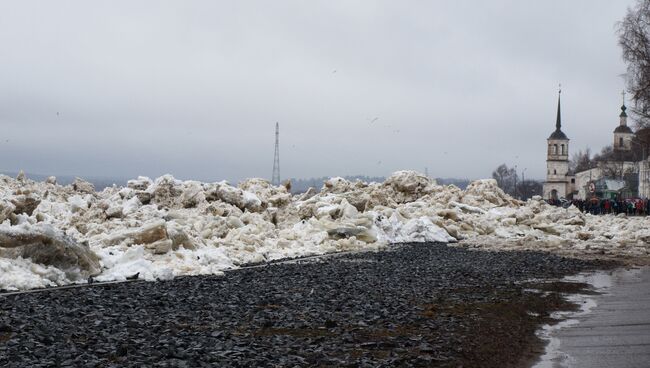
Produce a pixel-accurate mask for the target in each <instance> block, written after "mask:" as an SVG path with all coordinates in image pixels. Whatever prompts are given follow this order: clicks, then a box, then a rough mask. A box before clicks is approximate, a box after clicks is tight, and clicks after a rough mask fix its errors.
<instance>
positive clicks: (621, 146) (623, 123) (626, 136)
mask: <svg viewBox="0 0 650 368" xmlns="http://www.w3.org/2000/svg"><path fill="white" fill-rule="evenodd" d="M621 94H622V95H623V105H621V114H620V115H619V123H618V126H617V127H616V129H614V149H615V150H616V151H629V150H631V149H632V143H631V141H632V137H633V136H634V132H632V129H630V127H629V126H627V113H626V112H625V110H627V107H625V91H623V92H622V93H621Z"/></svg>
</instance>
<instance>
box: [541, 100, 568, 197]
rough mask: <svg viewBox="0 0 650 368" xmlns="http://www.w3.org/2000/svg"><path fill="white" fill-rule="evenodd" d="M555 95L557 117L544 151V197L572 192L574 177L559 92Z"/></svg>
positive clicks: (560, 195) (563, 195)
mask: <svg viewBox="0 0 650 368" xmlns="http://www.w3.org/2000/svg"><path fill="white" fill-rule="evenodd" d="M561 93H562V90H559V91H558V96H557V118H556V121H555V131H554V132H553V133H551V135H550V136H549V137H548V139H547V140H546V141H547V144H548V147H547V151H546V182H545V183H544V189H543V192H544V198H545V199H559V198H567V197H568V196H569V195H570V194H572V193H573V184H574V183H575V177H574V176H572V175H570V173H569V138H568V137H567V136H566V134H564V132H563V131H562V117H561V114H560V94H561Z"/></svg>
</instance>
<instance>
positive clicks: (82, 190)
mask: <svg viewBox="0 0 650 368" xmlns="http://www.w3.org/2000/svg"><path fill="white" fill-rule="evenodd" d="M0 224H1V225H0V289H6V290H15V289H29V288H37V287H47V286H54V285H63V284H69V283H76V282H86V281H87V279H88V278H89V277H91V276H92V277H93V278H94V279H95V280H99V281H109V280H123V279H125V278H126V277H129V276H133V275H135V274H138V276H139V277H140V278H143V279H147V280H154V279H169V278H172V277H174V276H178V275H199V274H217V273H220V272H221V271H223V270H225V269H229V268H235V267H238V266H239V265H243V264H248V263H255V262H265V261H270V260H276V259H282V258H291V257H299V256H307V255H317V254H325V253H331V252H338V251H345V250H364V249H371V250H372V249H376V250H379V249H384V248H386V247H387V246H388V244H390V243H398V242H425V241H428V242H448V243H453V242H457V241H459V242H460V244H471V245H472V246H476V247H485V248H493V249H542V250H547V251H552V252H557V253H562V254H593V253H595V254H605V255H611V256H622V257H636V258H643V259H647V258H648V254H649V252H648V250H649V249H650V248H649V247H648V242H650V228H649V227H648V226H647V225H648V224H650V220H646V218H622V217H613V216H600V217H596V216H591V215H585V214H582V213H580V212H579V211H578V210H577V209H575V208H569V209H563V208H557V207H553V206H549V205H547V204H546V203H544V202H543V201H542V200H541V199H540V198H535V199H532V200H529V201H528V202H521V201H518V200H515V199H513V198H511V197H509V196H508V195H506V194H505V193H503V191H501V190H500V189H499V188H498V187H497V186H496V182H495V181H494V180H479V181H475V182H473V183H471V184H470V185H469V186H468V187H467V189H466V190H464V191H463V190H460V189H458V188H457V187H455V186H438V185H435V184H434V183H433V182H432V181H430V180H429V179H428V178H426V177H425V176H423V175H421V174H418V173H416V172H413V171H398V172H396V173H394V174H393V175H392V176H390V177H389V178H388V179H387V180H386V181H385V182H384V183H363V182H349V181H346V180H344V179H342V178H332V179H330V180H328V181H326V182H325V183H324V185H323V187H322V188H321V190H320V191H318V192H317V191H315V190H311V191H309V192H307V193H304V194H302V195H295V196H294V195H291V194H290V193H289V192H288V191H287V189H286V188H285V187H283V186H279V187H275V186H271V185H270V184H269V183H268V182H267V181H266V180H263V179H249V180H246V181H243V182H241V183H239V185H237V186H232V185H230V184H228V183H226V182H218V183H201V182H197V181H179V180H176V179H174V178H173V177H172V176H170V175H166V176H162V177H160V178H157V179H155V180H151V179H149V178H145V177H140V178H138V179H135V180H131V181H129V182H128V185H127V186H126V187H110V188H106V189H104V190H102V191H100V192H96V191H95V190H94V188H93V187H92V185H91V184H90V183H88V182H85V181H82V180H77V181H75V182H74V183H73V184H72V185H67V186H61V185H57V184H56V180H55V179H54V178H50V179H48V180H47V181H46V182H33V181H30V180H27V179H26V178H24V177H23V176H20V175H19V177H18V178H16V179H13V178H10V177H7V176H0Z"/></svg>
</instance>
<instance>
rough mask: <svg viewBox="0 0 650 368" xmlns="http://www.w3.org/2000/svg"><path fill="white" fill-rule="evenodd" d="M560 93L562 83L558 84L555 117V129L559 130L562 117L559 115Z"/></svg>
mask: <svg viewBox="0 0 650 368" xmlns="http://www.w3.org/2000/svg"><path fill="white" fill-rule="evenodd" d="M561 94H562V85H561V84H560V87H559V89H558V91H557V119H556V120H555V129H556V130H561V129H560V128H562V117H561V115H560V95H561Z"/></svg>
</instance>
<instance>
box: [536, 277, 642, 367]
mask: <svg viewBox="0 0 650 368" xmlns="http://www.w3.org/2000/svg"><path fill="white" fill-rule="evenodd" d="M579 281H580V280H579ZM583 281H587V282H589V283H592V284H594V285H595V288H596V289H597V290H603V291H604V293H603V294H602V295H595V296H589V297H588V298H586V299H584V300H583V301H582V302H583V303H584V304H585V305H589V304H593V305H590V306H589V307H591V310H590V311H588V313H583V315H581V316H577V317H576V318H575V319H573V320H569V321H567V322H568V323H566V325H567V326H566V327H564V328H558V329H555V330H554V331H553V332H552V333H551V334H550V337H551V341H550V343H549V345H550V346H551V349H550V351H549V349H547V354H546V356H545V357H544V360H543V361H542V362H540V363H539V364H538V365H537V366H536V367H539V368H542V367H544V368H546V367H553V368H556V367H558V368H560V367H577V368H580V367H591V368H598V367H607V368H612V367H617V368H618V367H621V368H630V367H650V267H644V268H640V269H630V270H626V269H618V270H615V271H611V272H600V273H596V274H593V275H591V276H589V277H587V279H586V280H583Z"/></svg>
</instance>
